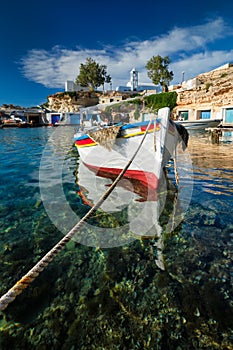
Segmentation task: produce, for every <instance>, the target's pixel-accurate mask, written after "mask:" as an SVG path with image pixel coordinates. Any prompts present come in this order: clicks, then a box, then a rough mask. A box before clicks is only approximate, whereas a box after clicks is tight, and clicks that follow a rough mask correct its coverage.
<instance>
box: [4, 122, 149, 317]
mask: <svg viewBox="0 0 233 350" xmlns="http://www.w3.org/2000/svg"><path fill="white" fill-rule="evenodd" d="M151 122H152V121H151V120H150V121H149V123H148V126H147V128H146V131H145V134H144V135H143V138H142V140H141V142H140V144H139V145H138V147H137V149H136V151H135V153H134V154H133V156H132V157H131V159H130V160H129V162H128V163H127V164H126V166H125V167H124V168H123V169H122V171H121V173H120V174H119V175H118V176H117V178H116V179H115V180H114V182H113V183H112V185H111V186H110V187H109V188H108V189H107V191H106V192H105V193H104V194H103V196H102V197H100V199H99V200H98V201H97V203H96V204H95V205H94V206H93V207H92V208H91V209H90V210H89V211H88V212H87V213H86V215H85V216H84V217H83V218H82V219H81V220H80V221H79V222H78V223H77V224H76V225H75V226H74V227H73V228H72V229H71V230H70V231H69V232H68V233H67V234H66V235H65V236H64V237H63V238H62V239H61V240H60V241H59V242H58V243H57V244H56V245H55V246H54V247H53V248H52V249H51V250H50V251H49V252H48V253H47V254H46V255H45V256H44V257H43V258H42V259H41V260H39V261H38V263H37V264H36V265H35V266H34V267H33V268H32V269H31V270H29V271H28V273H27V274H26V275H24V276H23V277H22V278H21V279H20V280H19V281H18V282H16V284H15V285H14V286H13V287H12V288H11V289H9V290H8V292H7V293H5V294H4V295H3V296H2V297H1V298H0V311H2V310H5V309H6V308H7V306H8V305H9V304H10V303H11V302H12V301H14V300H15V298H16V297H17V295H19V294H21V293H22V291H23V290H24V289H26V288H27V287H28V286H29V284H30V283H32V282H33V281H34V280H35V278H36V277H37V276H38V275H39V274H40V273H41V272H42V271H43V270H44V269H45V267H46V266H47V265H48V264H49V263H50V262H51V261H52V260H53V259H54V258H55V256H56V255H58V253H59V252H60V251H61V250H62V249H63V248H64V247H65V245H66V244H67V243H68V242H69V241H70V240H71V239H72V238H73V237H74V235H75V233H77V231H78V230H79V229H80V228H81V227H82V225H83V224H84V223H85V222H86V221H87V219H89V218H90V217H91V215H92V213H93V212H94V211H95V210H97V209H98V208H99V207H100V206H101V204H102V203H103V202H104V201H105V199H107V197H108V196H109V195H110V193H111V192H112V191H113V190H114V188H115V187H116V185H117V183H118V182H119V181H120V180H121V178H122V177H123V176H124V174H125V172H126V170H127V169H128V168H129V166H130V165H131V163H132V162H133V160H134V158H135V157H136V155H137V153H138V152H139V150H140V148H141V146H142V144H143V142H144V140H145V138H146V135H147V133H148V130H149V127H150V125H151Z"/></svg>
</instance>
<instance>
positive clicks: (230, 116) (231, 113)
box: [225, 108, 233, 124]
mask: <svg viewBox="0 0 233 350" xmlns="http://www.w3.org/2000/svg"><path fill="white" fill-rule="evenodd" d="M225 123H226V124H232V123H233V109H230V108H229V109H226V116H225Z"/></svg>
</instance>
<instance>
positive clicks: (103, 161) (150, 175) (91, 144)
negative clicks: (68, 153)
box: [74, 107, 188, 190]
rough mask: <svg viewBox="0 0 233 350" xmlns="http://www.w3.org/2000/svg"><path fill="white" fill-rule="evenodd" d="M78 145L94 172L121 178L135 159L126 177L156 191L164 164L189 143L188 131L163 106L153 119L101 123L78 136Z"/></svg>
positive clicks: (85, 161)
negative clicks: (101, 124)
mask: <svg viewBox="0 0 233 350" xmlns="http://www.w3.org/2000/svg"><path fill="white" fill-rule="evenodd" d="M74 138H75V146H76V147H77V150H78V153H79V155H80V158H81V160H82V162H83V163H84V164H85V165H86V167H88V168H89V169H90V170H91V171H93V172H95V173H96V174H97V175H98V173H100V172H101V173H102V174H104V173H105V174H108V175H111V176H113V177H114V176H115V177H117V176H118V175H119V174H120V173H121V172H122V170H123V169H124V167H125V166H126V164H127V163H128V162H129V161H130V160H132V158H133V157H134V153H135V151H136V150H137V148H138V147H139V145H140V150H139V151H138V153H137V155H136V156H135V157H134V160H133V161H132V162H131V164H130V165H129V167H128V169H127V170H126V172H125V173H124V178H128V179H134V180H138V181H140V182H142V183H143V184H144V185H146V186H147V187H148V188H150V189H153V190H156V189H157V188H158V185H159V180H160V178H161V176H162V170H163V167H164V166H166V165H167V163H168V162H169V160H170V159H171V158H172V157H173V156H174V154H175V151H176V147H177V146H178V144H182V145H183V146H184V147H186V146H187V142H188V132H187V131H186V129H185V128H184V127H183V126H182V125H177V124H175V123H174V122H173V121H172V120H171V119H170V109H169V108H168V107H164V108H161V109H160V110H159V111H158V114H157V115H155V114H151V115H150V120H146V121H142V122H136V123H127V124H123V123H118V124H116V125H112V126H103V127H100V126H98V127H97V128H96V129H90V130H88V131H87V132H86V133H85V134H83V135H82V134H79V133H78V134H76V135H75V137H74Z"/></svg>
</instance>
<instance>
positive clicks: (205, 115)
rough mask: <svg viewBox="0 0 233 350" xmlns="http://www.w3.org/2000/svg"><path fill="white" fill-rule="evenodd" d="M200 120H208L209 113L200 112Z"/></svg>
mask: <svg viewBox="0 0 233 350" xmlns="http://www.w3.org/2000/svg"><path fill="white" fill-rule="evenodd" d="M200 119H210V111H201V115H200Z"/></svg>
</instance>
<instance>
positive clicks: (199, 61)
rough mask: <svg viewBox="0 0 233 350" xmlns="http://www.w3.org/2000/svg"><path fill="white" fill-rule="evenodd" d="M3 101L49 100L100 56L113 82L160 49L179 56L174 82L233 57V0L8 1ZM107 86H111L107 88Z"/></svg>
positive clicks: (174, 58)
mask: <svg viewBox="0 0 233 350" xmlns="http://www.w3.org/2000/svg"><path fill="white" fill-rule="evenodd" d="M0 8H1V11H0V14H1V15H0V18H1V33H0V45H1V46H0V47H1V55H0V81H1V84H0V106H1V105H2V104H4V103H6V104H15V105H20V106H23V107H31V106H36V105H37V104H41V103H43V102H46V101H47V96H48V95H50V94H54V93H55V92H58V91H64V86H65V81H66V80H73V81H74V80H75V79H76V77H77V75H78V74H79V66H80V63H85V61H86V58H87V57H92V58H93V59H94V60H96V61H97V62H98V63H99V64H105V65H107V71H108V74H110V75H111V77H112V83H113V88H116V86H118V85H126V84H127V82H128V80H129V72H130V70H131V69H132V68H133V67H135V68H136V69H137V70H138V72H139V82H141V83H151V81H150V79H149V78H148V77H147V72H146V70H145V65H146V63H147V61H148V60H149V59H150V58H151V57H152V56H156V55H161V56H166V55H168V56H169V57H170V59H171V64H170V65H169V68H170V69H171V70H172V71H173V73H174V80H173V82H172V83H174V84H175V83H179V82H180V81H181V79H182V72H185V73H184V78H185V80H186V79H189V78H193V77H195V76H196V75H198V74H200V73H202V72H206V71H209V70H211V69H214V68H215V67H218V66H220V65H222V64H224V63H227V62H233V3H232V2H231V1H229V0H223V1H216V0H201V1H200V0H196V1H192V2H189V1H184V2H182V1H180V2H176V1H174V0H173V1H171V0H167V1H155V0H147V1H145V2H143V1H140V2H136V1H132V0H117V1H115V2H112V1H106V0H98V1H97V0H89V1H88V0H87V1H80V0H69V1H64V0H63V1H61V0H56V1H55V0H46V1H45V0H40V1H37V2H34V1H33V2H31V3H29V4H28V2H25V1H24V0H22V1H18V0H17V1H16V0H11V1H9V2H4V3H3V4H1V6H0ZM106 88H107V86H106Z"/></svg>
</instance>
